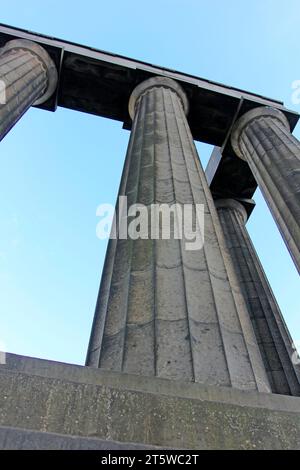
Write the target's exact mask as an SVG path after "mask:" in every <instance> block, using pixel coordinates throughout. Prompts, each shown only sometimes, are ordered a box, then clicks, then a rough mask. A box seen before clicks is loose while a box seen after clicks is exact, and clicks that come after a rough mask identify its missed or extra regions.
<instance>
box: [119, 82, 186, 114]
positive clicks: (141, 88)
mask: <svg viewBox="0 0 300 470" xmlns="http://www.w3.org/2000/svg"><path fill="white" fill-rule="evenodd" d="M158 87H162V88H169V89H171V90H173V91H175V93H177V95H178V96H179V98H180V100H181V102H182V106H183V109H184V112H185V114H188V111H189V102H188V99H187V96H186V94H185V92H184V91H183V89H182V87H181V86H180V85H179V83H177V82H176V81H175V80H173V79H172V78H167V77H159V76H158V77H152V78H149V79H147V80H145V81H143V82H142V83H140V84H139V85H137V87H135V89H134V90H133V92H132V93H131V96H130V98H129V104H128V110H129V115H130V117H131V119H133V118H134V114H135V108H136V104H137V102H138V101H139V99H140V98H141V96H142V95H144V94H145V93H146V92H147V91H149V90H151V88H158Z"/></svg>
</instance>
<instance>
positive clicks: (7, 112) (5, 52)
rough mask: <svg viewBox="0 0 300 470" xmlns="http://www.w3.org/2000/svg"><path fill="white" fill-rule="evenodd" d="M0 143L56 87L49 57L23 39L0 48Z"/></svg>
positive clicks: (55, 76)
mask: <svg viewBox="0 0 300 470" xmlns="http://www.w3.org/2000/svg"><path fill="white" fill-rule="evenodd" d="M0 80H1V90H2V95H1V96H2V100H1V104H0V140H2V139H3V137H4V136H5V135H6V134H7V133H8V131H9V130H10V129H11V128H12V127H13V126H14V124H16V122H17V121H18V120H19V119H20V118H21V116H23V114H24V113H25V112H26V111H27V109H28V108H30V106H31V105H33V104H41V103H43V102H45V101H46V100H47V99H48V98H50V96H51V95H52V94H53V92H54V90H55V88H56V85H57V71H56V68H55V65H54V63H53V61H52V59H51V58H50V56H49V54H48V53H47V52H46V50H45V49H43V48H42V47H41V46H39V45H38V44H36V43H34V42H32V41H28V40H25V39H16V40H12V41H9V42H7V43H6V44H5V46H4V47H2V48H1V49H0Z"/></svg>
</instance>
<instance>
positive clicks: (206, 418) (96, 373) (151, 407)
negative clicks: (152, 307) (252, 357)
mask: <svg viewBox="0 0 300 470" xmlns="http://www.w3.org/2000/svg"><path fill="white" fill-rule="evenodd" d="M0 426H2V427H8V426H9V427H13V428H18V429H27V430H32V431H38V432H46V433H55V434H60V435H64V436H69V437H70V436H75V437H76V438H78V437H79V438H84V439H88V442H87V441H82V442H81V443H78V448H83V447H85V445H87V448H88V446H89V445H90V439H91V438H92V439H100V440H104V441H113V442H123V443H124V442H126V443H129V444H131V443H139V445H140V446H143V445H150V446H159V447H163V448H166V447H168V448H182V449H300V399H299V398H297V397H288V396H283V395H274V394H269V393H258V392H256V391H247V392H246V391H240V390H235V389H233V388H224V387H214V386H204V385H200V384H196V383H188V382H180V381H172V380H165V379H159V378H151V377H141V376H137V375H128V374H125V373H121V374H120V373H116V372H106V371H103V370H100V369H96V368H88V367H81V366H73V365H67V364H62V363H55V362H51V361H44V360H39V359H31V358H26V357H22V356H15V355H11V354H8V355H7V364H6V365H1V366H0ZM39 439H40V438H39ZM68 440H69V438H68ZM39 442H41V441H39ZM38 445H40V444H38ZM41 445H42V444H41ZM60 445H61V444H60V443H57V448H59V446H60ZM101 445H102V444H101ZM107 445H108V446H110V443H108V444H107ZM135 445H136V444H135ZM55 446H56V444H55ZM74 446H75V448H76V446H77V444H75V445H74Z"/></svg>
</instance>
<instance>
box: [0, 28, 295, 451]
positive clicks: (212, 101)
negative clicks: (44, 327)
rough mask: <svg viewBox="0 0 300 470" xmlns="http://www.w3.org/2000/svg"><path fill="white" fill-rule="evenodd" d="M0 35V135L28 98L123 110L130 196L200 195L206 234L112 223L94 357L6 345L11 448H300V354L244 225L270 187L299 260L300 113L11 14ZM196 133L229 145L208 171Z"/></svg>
mask: <svg viewBox="0 0 300 470" xmlns="http://www.w3.org/2000/svg"><path fill="white" fill-rule="evenodd" d="M0 46H1V49H0V80H1V81H2V84H4V85H5V102H4V103H3V104H1V105H0V140H1V139H2V138H3V137H4V136H5V135H6V134H7V132H9V130H10V129H11V128H12V126H14V125H15V124H16V122H17V121H18V120H19V119H20V118H21V117H22V115H23V114H24V113H25V112H26V111H27V110H28V109H29V108H30V106H38V107H40V108H43V109H45V110H52V111H55V109H56V107H57V106H65V107H68V108H71V109H74V110H81V111H85V112H90V113H94V114H97V115H99V116H104V117H110V118H114V119H118V120H121V121H123V123H124V128H125V129H129V130H130V132H131V134H130V140H129V144H128V150H127V154H126V157H125V163H124V170H123V174H122V179H121V183H120V189H119V195H118V196H119V197H126V198H127V202H128V205H129V206H131V205H132V204H140V205H141V204H142V205H143V206H144V207H146V210H147V211H148V210H150V208H152V207H153V205H157V204H158V205H164V207H168V208H169V209H170V211H171V210H172V207H173V205H174V204H177V205H180V206H182V207H185V206H187V205H189V206H190V207H191V211H192V219H193V230H194V232H195V233H198V234H200V235H201V237H202V239H203V240H204V244H203V246H201V249H197V250H189V249H188V248H187V246H188V241H189V240H188V239H187V238H185V237H184V236H183V237H182V238H176V237H175V236H172V235H174V233H173V232H172V233H171V236H170V237H169V238H166V239H164V238H162V237H160V236H158V237H156V238H151V237H150V238H149V237H148V238H143V237H141V238H136V239H133V238H131V237H121V236H120V230H121V229H120V224H116V237H114V238H112V239H111V240H110V241H109V244H108V249H107V254H106V260H105V264H104V268H103V274H102V281H101V286H100V290H99V296H98V300H97V304H96V310H95V316H94V322H93V325H92V331H91V337H90V343H89V346H88V351H87V359H86V365H85V366H84V367H83V366H77V365H71V364H62V363H57V362H51V361H46V360H41V359H33V358H28V357H23V356H16V355H14V354H6V361H5V363H4V364H2V365H0V374H1V381H0V391H1V393H0V447H1V448H18V449H20V448H23V449H24V448H31V449H32V448H36V449H148V448H150V449H151V448H160V449H166V448H171V449H178V448H183V449H300V367H299V365H298V363H297V362H298V361H295V354H296V353H295V348H294V346H293V342H292V339H291V337H290V335H289V332H288V330H287V327H286V325H285V322H284V319H283V317H282V314H281V312H280V309H279V307H278V305H277V303H276V300H275V298H274V295H273V293H272V290H271V288H270V286H269V284H268V281H267V278H266V276H265V273H264V270H263V267H262V266H261V264H260V261H259V258H258V256H257V254H256V251H255V248H254V246H253V244H252V242H251V239H250V236H249V234H248V232H247V229H246V226H245V225H246V222H247V220H248V217H249V216H250V214H251V212H252V210H253V208H254V202H253V200H252V195H253V192H254V191H255V189H256V187H257V185H258V186H259V187H260V189H261V191H262V193H263V195H264V197H265V199H266V201H267V203H268V205H269V207H270V210H271V212H272V215H273V217H274V219H275V221H276V223H277V225H278V227H279V230H280V232H281V234H282V236H283V238H284V240H285V243H286V245H287V247H288V249H289V251H290V253H291V256H292V258H293V260H294V262H295V265H296V266H297V268H298V269H299V267H300V255H299V250H300V227H299V224H300V191H299V188H300V171H299V169H300V143H299V142H298V141H297V139H295V137H294V136H293V135H292V133H291V131H292V130H293V128H294V127H295V125H296V123H297V121H298V118H299V116H298V115H297V114H296V113H294V112H292V111H289V110H287V109H286V108H284V106H283V104H282V103H280V102H278V101H274V100H270V99H268V98H264V97H260V96H257V95H255V94H251V93H248V92H243V91H241V90H237V89H232V88H229V87H226V86H223V85H220V84H213V83H211V82H207V81H205V80H203V79H199V78H197V77H192V76H189V75H185V74H181V73H179V72H174V71H169V70H166V69H162V68H159V67H156V66H153V65H150V64H145V63H142V62H138V61H133V60H131V59H127V58H124V57H119V56H115V55H110V54H108V53H105V52H103V51H96V50H95V49H89V48H86V47H83V46H79V45H76V44H72V43H68V42H66V41H60V40H56V39H53V38H47V37H45V36H41V35H37V34H34V33H29V32H27V31H23V30H19V29H18V30H17V29H14V28H11V27H9V26H4V25H2V26H0ZM194 140H202V141H204V142H208V143H211V144H213V145H215V146H216V147H215V150H214V152H213V155H212V157H211V161H210V163H209V165H208V168H207V171H206V174H205V173H204V171H203V169H202V166H201V163H200V160H199V157H198V155H197V150H196V147H195V144H194ZM197 205H199V206H201V207H203V221H202V223H200V220H199V219H198V218H197V211H196V207H197ZM151 224H152V227H151ZM174 224H175V222H174ZM153 225H154V222H153V220H152V219H151V221H150V228H152V229H153ZM160 234H161V227H160V224H159V223H158V235H160Z"/></svg>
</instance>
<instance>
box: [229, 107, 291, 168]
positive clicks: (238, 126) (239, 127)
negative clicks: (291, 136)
mask: <svg viewBox="0 0 300 470" xmlns="http://www.w3.org/2000/svg"><path fill="white" fill-rule="evenodd" d="M261 118H272V119H275V120H276V121H278V122H280V124H281V125H283V126H284V127H285V128H286V129H288V130H289V131H290V125H289V122H288V120H287V118H286V117H285V115H284V114H283V113H282V112H281V111H279V109H276V108H272V107H271V106H260V107H259V108H254V109H251V111H248V112H247V113H245V114H244V115H243V116H242V117H240V118H239V119H238V121H237V122H236V123H235V124H234V126H233V129H232V133H231V145H232V148H233V150H234V151H235V153H236V155H237V156H238V157H239V158H241V159H242V160H245V161H246V157H245V156H244V154H243V152H242V150H241V146H240V137H241V135H242V133H243V131H244V130H245V128H246V127H247V126H248V125H249V124H251V123H252V122H253V121H256V120H259V119H261Z"/></svg>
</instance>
